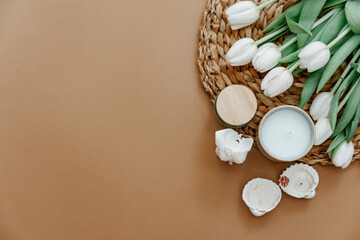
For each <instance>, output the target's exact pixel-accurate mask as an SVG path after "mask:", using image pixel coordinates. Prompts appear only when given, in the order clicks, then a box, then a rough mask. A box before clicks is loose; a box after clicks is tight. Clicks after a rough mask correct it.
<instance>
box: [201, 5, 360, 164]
mask: <svg viewBox="0 0 360 240" xmlns="http://www.w3.org/2000/svg"><path fill="white" fill-rule="evenodd" d="M266 1H267V0H263V1H258V0H253V2H255V3H256V4H259V3H263V2H266ZM236 2H237V1H236V0H208V3H207V6H206V9H205V11H204V14H203V18H202V23H201V26H200V39H199V46H198V48H199V49H198V50H199V57H198V66H199V70H200V79H201V83H202V85H203V87H204V88H205V90H206V92H207V93H208V95H209V97H210V100H211V102H212V103H214V101H215V98H216V96H217V95H218V94H219V92H220V91H221V90H222V89H224V88H225V87H226V86H229V85H233V84H241V85H245V86H247V87H249V88H250V89H252V91H253V92H254V93H255V95H256V98H257V102H258V109H257V112H256V116H255V118H254V120H253V121H252V122H251V123H250V124H249V125H247V126H246V127H244V128H241V129H237V131H238V132H239V133H242V134H243V135H245V136H248V137H249V136H250V137H252V138H253V139H254V140H255V141H256V139H255V136H256V130H257V127H258V124H259V123H260V120H261V119H262V117H263V116H264V115H265V114H266V113H267V112H268V111H269V110H271V109H273V108H274V107H277V106H280V105H294V106H299V103H300V95H301V91H302V88H303V87H304V83H305V81H306V79H307V74H299V75H296V76H295V77H294V84H293V86H292V87H291V88H290V89H289V90H288V91H286V92H285V93H283V94H281V95H279V96H277V97H273V98H268V97H266V96H264V94H263V92H262V91H261V89H260V85H261V79H263V77H264V76H265V74H266V73H265V74H260V73H258V72H257V71H256V70H255V69H254V68H253V67H252V65H251V64H249V65H246V66H242V67H233V66H230V65H228V64H226V61H225V55H226V53H227V52H228V50H229V48H230V47H231V46H232V45H233V44H234V43H235V42H236V41H237V40H239V39H240V38H244V37H251V38H253V39H254V40H258V39H260V38H261V37H262V36H263V34H262V33H261V31H262V29H264V28H265V27H266V26H267V25H268V24H269V23H271V21H273V20H274V19H275V18H276V17H277V16H279V15H280V14H281V13H282V12H283V11H284V10H286V9H287V8H288V7H289V6H291V5H292V4H294V3H296V2H298V0H287V1H286V0H279V1H278V2H275V3H274V4H272V5H270V6H267V7H265V8H264V9H263V10H262V11H261V12H260V17H259V19H258V21H257V22H256V23H254V24H252V25H250V26H248V27H245V28H243V29H240V30H235V31H233V30H231V28H230V24H229V23H228V22H227V20H226V16H225V11H226V9H227V8H228V7H229V6H231V5H233V4H234V3H236ZM283 39H284V38H283V37H281V38H279V39H278V42H276V43H277V44H281V42H282V41H283ZM346 65H347V64H346V63H343V64H342V65H341V67H340V68H339V69H338V70H337V72H336V73H335V74H334V76H333V77H332V79H331V80H330V81H329V83H328V84H327V85H326V86H325V87H324V88H323V91H327V90H329V89H330V88H331V86H332V85H333V82H334V81H335V80H336V79H338V78H339V76H340V74H341V72H342V70H343V69H344V68H345V67H346ZM311 102H312V99H311V100H310V101H309V103H307V104H306V105H305V107H304V108H303V109H304V110H305V111H308V110H309V108H310V104H311ZM359 140H360V128H358V129H357V130H356V133H355V136H354V138H353V143H354V146H355V152H354V158H353V161H354V160H358V159H359V158H360V155H359V154H358V153H359V151H360V150H359V149H360V148H359V146H360V142H359ZM330 143H331V141H330V140H328V141H326V142H325V143H323V144H322V145H321V146H314V147H313V148H312V150H311V151H310V152H309V153H308V154H307V155H306V156H305V157H304V158H302V159H300V160H299V161H301V162H304V163H307V164H316V163H321V164H323V165H328V164H332V162H331V161H330V159H329V156H328V154H327V153H326V150H327V148H328V146H329V145H330Z"/></svg>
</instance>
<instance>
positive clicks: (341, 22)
mask: <svg viewBox="0 0 360 240" xmlns="http://www.w3.org/2000/svg"><path fill="white" fill-rule="evenodd" d="M346 23H347V22H346V16H345V11H344V10H343V9H341V10H338V12H337V13H335V14H334V15H333V16H331V18H330V19H329V20H328V21H327V22H326V25H325V26H324V28H323V31H322V32H321V35H320V37H319V41H321V42H323V43H325V44H328V43H330V42H331V41H332V40H333V39H335V38H336V37H337V36H338V35H339V33H340V31H341V29H343V27H344V26H345V24H346Z"/></svg>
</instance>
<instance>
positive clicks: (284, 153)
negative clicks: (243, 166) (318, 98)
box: [258, 106, 315, 161]
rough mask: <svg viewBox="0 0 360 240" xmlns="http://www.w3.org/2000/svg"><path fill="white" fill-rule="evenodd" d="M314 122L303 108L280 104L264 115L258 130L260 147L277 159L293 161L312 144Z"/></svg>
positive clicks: (306, 151) (305, 152)
mask: <svg viewBox="0 0 360 240" xmlns="http://www.w3.org/2000/svg"><path fill="white" fill-rule="evenodd" d="M314 135H315V134H314V124H313V122H312V120H311V118H310V117H309V115H307V113H305V112H304V111H303V110H301V109H300V108H297V107H294V106H281V107H277V108H275V109H273V110H271V111H270V112H269V113H268V114H266V115H265V117H264V118H263V120H262V122H261V124H260V130H259V136H258V139H259V141H260V145H261V147H260V149H261V148H263V149H262V150H263V153H264V151H265V153H264V154H265V155H270V158H272V159H274V160H279V161H294V160H297V159H299V158H301V157H303V156H305V155H306V154H307V153H308V152H309V151H310V149H311V147H312V146H313V142H314Z"/></svg>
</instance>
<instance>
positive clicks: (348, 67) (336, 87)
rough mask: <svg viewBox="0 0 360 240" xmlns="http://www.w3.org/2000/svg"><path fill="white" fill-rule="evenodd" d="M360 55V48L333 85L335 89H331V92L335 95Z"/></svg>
mask: <svg viewBox="0 0 360 240" xmlns="http://www.w3.org/2000/svg"><path fill="white" fill-rule="evenodd" d="M359 56H360V48H359V49H358V50H357V52H356V53H355V55H354V56H353V58H352V59H351V61H350V62H349V64H348V65H347V66H346V68H345V70H344V72H343V73H342V74H341V76H340V78H339V80H337V81H336V84H335V86H334V87H333V89H331V92H330V93H331V94H333V95H334V93H335V92H336V90H337V89H338V87H339V86H340V84H341V83H342V82H343V81H344V79H345V77H346V75H347V74H348V73H349V71H350V70H351V69H352V66H351V65H352V64H353V63H355V62H356V60H357V59H358V58H359Z"/></svg>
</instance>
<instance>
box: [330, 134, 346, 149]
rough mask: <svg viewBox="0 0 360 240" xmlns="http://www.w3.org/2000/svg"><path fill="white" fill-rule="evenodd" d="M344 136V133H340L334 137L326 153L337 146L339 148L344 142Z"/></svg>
mask: <svg viewBox="0 0 360 240" xmlns="http://www.w3.org/2000/svg"><path fill="white" fill-rule="evenodd" d="M345 137H346V136H345V134H344V132H341V133H340V134H339V135H337V136H336V138H335V139H334V140H333V141H332V142H331V144H330V146H329V148H328V149H327V150H326V152H330V151H331V150H333V149H335V148H336V147H337V146H339V145H340V144H341V143H343V142H344V140H345Z"/></svg>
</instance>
